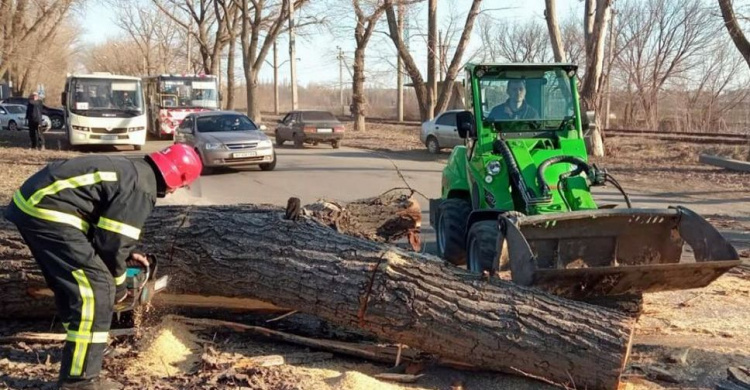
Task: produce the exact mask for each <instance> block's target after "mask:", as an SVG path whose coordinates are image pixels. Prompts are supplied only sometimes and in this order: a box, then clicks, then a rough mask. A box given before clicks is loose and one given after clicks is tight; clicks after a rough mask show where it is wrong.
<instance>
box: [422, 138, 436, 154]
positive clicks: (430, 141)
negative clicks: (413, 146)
mask: <svg viewBox="0 0 750 390" xmlns="http://www.w3.org/2000/svg"><path fill="white" fill-rule="evenodd" d="M424 144H425V146H426V147H427V151H428V152H430V153H432V154H438V153H440V144H439V143H438V140H437V138H435V137H434V136H432V135H431V136H429V137H427V140H426V141H425V143H424Z"/></svg>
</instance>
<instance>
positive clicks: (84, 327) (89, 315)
mask: <svg viewBox="0 0 750 390" xmlns="http://www.w3.org/2000/svg"><path fill="white" fill-rule="evenodd" d="M73 277H74V278H75V280H76V282H78V292H79V293H80V294H81V300H82V301H83V304H82V305H81V321H80V325H79V326H78V331H77V332H76V333H75V334H76V335H78V336H80V335H86V334H88V335H90V334H91V326H92V325H93V324H94V290H92V289H91V283H89V280H88V278H87V277H86V273H85V272H84V271H83V270H82V269H79V270H75V271H73ZM70 333H71V332H69V336H70ZM89 337H90V336H89ZM89 340H90V338H89ZM89 342H90V341H81V340H76V341H75V343H76V347H75V350H74V351H73V364H72V365H71V367H70V376H80V375H81V374H82V373H83V364H84V362H85V360H86V350H87V349H88V343H89Z"/></svg>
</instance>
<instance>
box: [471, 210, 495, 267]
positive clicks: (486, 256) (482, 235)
mask: <svg viewBox="0 0 750 390" xmlns="http://www.w3.org/2000/svg"><path fill="white" fill-rule="evenodd" d="M499 237H500V229H498V227H497V221H496V220H489V221H478V222H475V223H474V224H473V225H471V227H470V228H469V234H467V236H466V258H467V260H468V264H467V267H466V268H468V270H469V271H471V272H473V273H476V274H481V273H483V272H484V271H488V272H489V273H490V275H494V274H495V273H496V272H497V270H498V268H499V266H500V265H499V262H500V261H499V260H500V259H499V258H500V254H499V252H498V250H497V243H498V238H499Z"/></svg>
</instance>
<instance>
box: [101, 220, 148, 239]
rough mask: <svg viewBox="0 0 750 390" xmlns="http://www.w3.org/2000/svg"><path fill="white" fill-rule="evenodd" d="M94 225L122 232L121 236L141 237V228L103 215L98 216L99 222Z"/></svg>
mask: <svg viewBox="0 0 750 390" xmlns="http://www.w3.org/2000/svg"><path fill="white" fill-rule="evenodd" d="M96 226H97V227H100V228H102V229H104V230H109V231H110V232H115V233H118V234H122V235H123V236H126V237H130V238H132V239H134V240H137V239H139V238H140V237H141V229H138V228H136V227H133V226H130V225H128V224H124V223H122V222H118V221H115V220H113V219H109V218H105V217H100V218H99V223H98V224H96Z"/></svg>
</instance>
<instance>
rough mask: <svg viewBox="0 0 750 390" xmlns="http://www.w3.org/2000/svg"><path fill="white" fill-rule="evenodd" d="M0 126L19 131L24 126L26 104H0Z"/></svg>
mask: <svg viewBox="0 0 750 390" xmlns="http://www.w3.org/2000/svg"><path fill="white" fill-rule="evenodd" d="M0 128H3V129H5V130H10V131H20V130H22V129H25V128H26V106H22V105H20V104H0Z"/></svg>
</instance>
